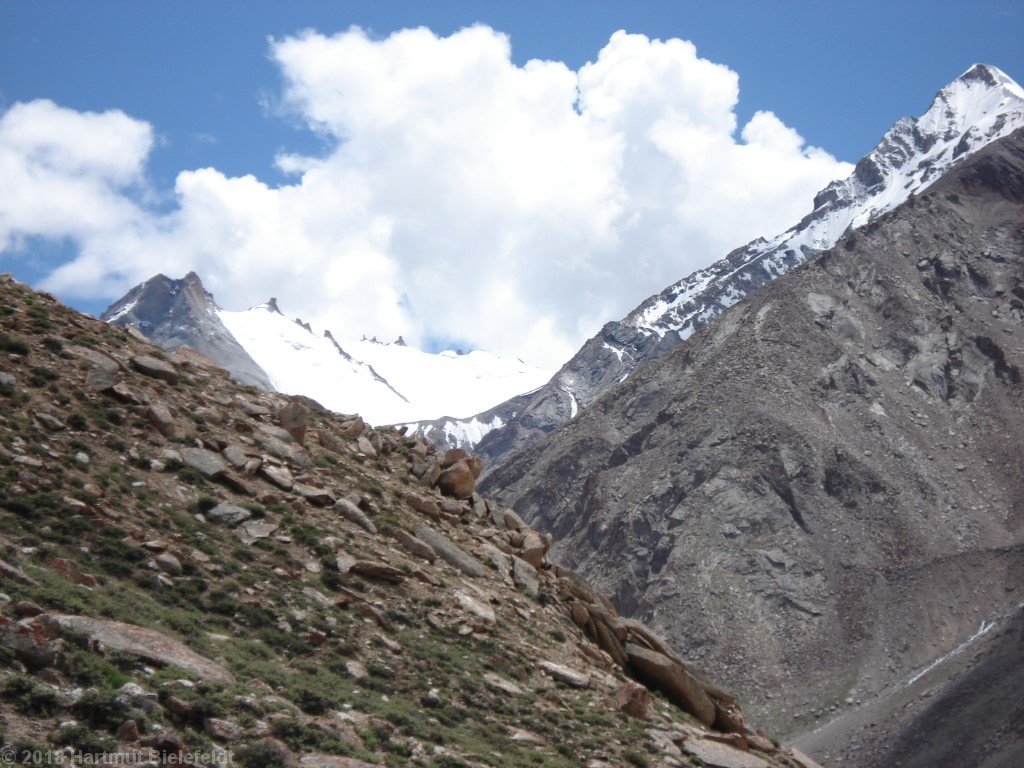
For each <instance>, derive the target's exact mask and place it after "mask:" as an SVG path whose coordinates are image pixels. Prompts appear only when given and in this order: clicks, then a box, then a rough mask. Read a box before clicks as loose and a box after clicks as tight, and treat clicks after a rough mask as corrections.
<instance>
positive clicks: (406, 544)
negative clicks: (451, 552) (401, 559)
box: [393, 528, 437, 563]
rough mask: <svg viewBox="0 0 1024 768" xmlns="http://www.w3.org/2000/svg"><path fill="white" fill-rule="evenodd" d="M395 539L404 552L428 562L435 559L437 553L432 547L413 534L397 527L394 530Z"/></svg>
mask: <svg viewBox="0 0 1024 768" xmlns="http://www.w3.org/2000/svg"><path fill="white" fill-rule="evenodd" d="M393 535H394V537H395V541H397V542H398V543H399V544H400V545H401V546H402V549H404V550H405V551H406V552H408V553H409V554H410V555H415V556H416V557H421V558H423V559H424V560H426V561H427V562H428V563H432V562H434V561H435V560H436V559H437V553H436V552H434V548H433V547H432V546H430V545H429V544H427V542H425V541H421V540H420V539H417V538H416V537H415V536H413V535H412V534H411V533H409V532H408V531H404V530H402V529H401V528H399V529H398V530H397V531H395V532H394V534H393Z"/></svg>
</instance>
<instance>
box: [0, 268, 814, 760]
mask: <svg viewBox="0 0 1024 768" xmlns="http://www.w3.org/2000/svg"><path fill="white" fill-rule="evenodd" d="M0 366H2V369H0V401H2V402H3V408H2V410H0V471H2V477H3V482H2V484H0V543H2V545H3V548H2V557H0V585H2V586H0V588H2V592H0V744H9V745H11V746H12V747H13V749H14V750H15V751H14V759H13V761H12V762H17V763H22V762H33V760H36V759H38V757H36V756H38V755H40V754H46V753H47V750H49V751H51V754H59V755H60V757H61V758H63V759H70V758H71V757H73V756H76V755H77V756H84V757H81V759H92V760H95V759H97V758H96V756H97V755H107V756H108V759H113V760H121V761H130V762H141V763H144V764H147V765H150V764H152V765H156V764H166V765H171V764H180V763H181V761H182V760H183V759H186V758H188V757H189V756H191V758H192V759H196V755H197V754H199V755H202V756H204V757H203V758H202V759H204V760H205V761H206V762H209V761H224V760H226V759H228V758H229V757H230V758H231V759H233V761H234V763H235V764H240V765H243V766H247V767H251V768H271V767H274V768H277V767H280V768H298V767H299V766H309V767H310V768H320V767H323V768H368V767H369V766H380V765H387V766H395V767H396V768H397V766H409V765H423V766H436V767H437V768H474V767H476V766H502V767H503V768H504V767H505V766H511V767H512V768H515V766H524V767H525V766H539V765H540V766H548V768H557V767H558V766H566V768H568V767H569V766H581V765H584V766H587V768H610V767H611V766H624V765H633V766H650V767H651V768H655V767H657V766H682V765H690V766H717V767H718V768H737V767H740V768H769V767H774V768H783V767H785V768H813V766H814V765H815V763H814V762H813V761H812V760H810V759H809V758H806V757H805V756H803V755H802V754H801V753H800V752H798V751H795V750H791V749H788V748H783V747H779V746H778V745H777V744H776V743H773V742H772V741H771V740H769V739H767V738H766V737H765V736H764V735H763V734H762V733H760V732H757V731H755V730H752V729H751V728H749V727H748V726H747V725H746V724H745V722H744V720H743V716H742V712H741V710H740V708H739V705H738V703H737V702H736V700H735V698H734V697H733V696H732V695H731V694H729V693H728V692H727V691H725V690H723V689H722V688H720V687H718V686H716V685H714V684H712V683H711V682H709V681H708V680H707V679H706V678H705V677H704V676H703V674H701V673H700V672H699V671H698V670H697V669H696V668H695V667H693V666H692V665H691V664H690V663H689V662H688V661H686V660H685V659H683V658H682V657H681V656H680V655H679V654H677V653H676V651H674V650H673V649H672V648H671V646H669V645H668V644H667V643H666V642H665V641H664V640H662V639H661V638H660V637H659V636H658V635H656V634H655V633H653V632H651V631H650V630H649V629H647V628H646V627H645V626H644V625H642V624H641V623H639V622H636V621H633V620H629V619H626V618H623V617H621V616H619V615H618V614H617V612H616V610H615V609H614V608H613V607H612V606H611V604H610V603H609V602H608V601H607V600H606V599H605V598H604V597H603V596H602V595H601V594H600V593H599V592H597V591H596V590H594V588H593V587H592V586H591V585H590V584H589V583H588V582H587V581H586V580H584V579H582V578H581V577H579V576H578V575H577V574H575V573H573V572H572V571H570V570H568V569H566V568H563V567H558V566H554V565H552V564H551V563H550V562H549V561H548V559H547V552H548V549H549V547H550V545H551V540H550V538H548V537H544V536H541V535H540V534H538V533H537V532H536V531H535V530H533V529H532V528H530V527H529V526H527V525H526V524H525V523H524V522H523V521H522V520H521V519H520V518H519V516H518V515H516V514H515V513H514V512H512V511H510V510H508V509H507V508H505V507H502V506H499V505H496V504H493V503H491V502H490V501H488V500H487V499H485V498H484V497H482V496H481V495H479V494H478V493H477V492H476V488H475V485H476V478H477V477H478V476H479V474H480V469H481V462H480V460H479V459H478V458H476V457H473V456H470V455H469V454H467V453H466V452H464V451H459V450H454V451H451V450H450V451H442V450H438V449H436V448H435V446H433V445H432V444H429V443H428V442H426V441H424V440H423V439H422V438H416V437H410V436H407V435H405V434H403V430H401V429H394V428H381V429H374V428H371V427H369V426H368V425H367V424H366V423H365V422H364V421H363V420H362V419H361V418H360V417H359V416H356V415H343V414H337V413H333V412H330V411H326V410H324V409H323V408H321V407H319V406H318V405H317V404H316V403H315V402H313V401H310V400H308V399H305V398H301V397H293V398H289V397H285V396H282V395H280V394H277V393H268V392H263V391H259V390H257V389H254V388H246V387H243V386H241V385H239V384H237V383H236V382H233V381H232V380H231V379H230V378H229V376H228V373H227V372H226V371H225V370H223V369H222V368H220V367H218V366H216V365H215V364H213V363H212V362H211V361H210V360H209V359H208V358H206V357H204V356H203V355H200V354H198V353H197V352H195V351H193V350H191V349H189V348H187V347H181V348H180V349H179V350H178V351H177V352H176V353H166V352H164V351H162V350H160V349H159V348H158V347H156V346H153V345H152V344H150V343H148V342H147V341H145V340H143V339H141V338H139V337H138V336H137V335H135V334H133V333H129V332H126V331H125V330H122V329H118V328H115V327H112V326H110V325H109V324H107V323H103V322H100V321H98V320H95V319H93V318H90V317H87V316H84V315H80V314H78V313H76V312H74V311H72V310H69V309H67V308H65V307H62V306H61V305H60V304H59V303H58V302H56V300H54V299H53V298H52V297H50V296H48V295H45V294H37V293H34V292H33V291H31V290H30V289H28V288H27V287H26V286H23V285H20V284H18V283H16V282H15V281H14V280H12V279H11V277H10V276H9V275H5V276H0ZM9 754H10V753H8V752H7V751H5V752H4V759H5V760H6V759H7V758H8V757H9Z"/></svg>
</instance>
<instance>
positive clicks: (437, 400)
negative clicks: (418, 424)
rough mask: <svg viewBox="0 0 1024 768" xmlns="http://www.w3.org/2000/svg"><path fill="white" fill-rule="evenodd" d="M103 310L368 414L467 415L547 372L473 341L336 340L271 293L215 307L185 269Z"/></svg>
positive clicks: (394, 418)
mask: <svg viewBox="0 0 1024 768" xmlns="http://www.w3.org/2000/svg"><path fill="white" fill-rule="evenodd" d="M103 319H104V320H106V321H107V322H110V323H113V324H115V325H132V326H135V327H136V328H138V329H139V330H140V331H141V332H142V333H143V334H144V335H146V336H148V337H149V338H151V339H152V340H153V341H155V342H156V343H158V344H160V345H161V346H164V347H166V348H169V349H177V348H178V347H181V346H189V347H192V348H193V349H196V350H197V351H199V352H202V353H203V354H205V355H206V356H207V357H210V358H211V359H213V360H214V361H216V362H217V363H219V364H221V365H223V366H224V367H225V368H227V369H228V370H229V371H230V372H231V373H232V375H233V376H234V377H235V378H236V379H238V380H239V381H242V382H243V383H249V384H254V385H256V386H260V387H263V388H265V389H273V390H276V391H278V392H283V393H285V394H293V395H306V396H307V397H311V398H313V399H314V400H317V401H318V402H320V403H321V404H323V405H324V406H326V407H328V408H331V409H332V410H335V411H340V412H344V413H359V414H361V415H362V416H363V417H364V418H365V419H366V420H367V421H369V422H370V423H372V424H393V423H399V422H413V421H421V420H425V419H437V418H441V417H444V416H453V417H465V416H472V415H473V414H475V413H479V412H481V411H484V410H486V409H488V408H491V407H493V406H494V405H496V404H498V403H500V402H502V401H504V400H506V399H508V398H510V397H514V396H516V395H519V394H521V393H522V392H526V391H529V390H533V389H536V388H537V387H539V386H540V385H541V384H543V383H544V382H545V381H546V380H547V379H548V377H549V376H550V371H543V370H540V369H537V368H534V367H532V366H530V365H527V364H526V363H524V362H523V361H522V360H519V359H516V358H507V357H499V356H497V355H493V354H490V353H487V352H484V351H481V350H473V351H471V352H468V353H463V352H462V351H461V350H445V351H443V352H439V353H437V354H430V353H427V352H423V351H420V350H418V349H414V348H412V347H410V346H408V345H407V344H406V343H405V340H404V339H402V338H401V337H399V338H398V339H397V340H396V341H394V342H390V343H384V342H380V341H378V340H377V339H376V338H373V339H367V338H366V337H365V336H364V337H363V338H362V339H359V340H340V339H338V338H337V337H336V336H335V335H334V334H332V333H331V331H330V330H326V329H325V330H323V331H322V332H318V331H316V330H314V328H313V326H312V325H311V324H310V323H309V322H306V321H304V320H302V319H301V318H294V319H293V318H289V317H288V316H287V315H285V314H284V312H283V311H282V310H281V307H280V306H279V305H278V303H277V300H276V299H274V298H270V299H268V300H267V301H264V302H262V303H260V304H256V305H254V306H252V307H250V308H249V309H247V310H243V311H240V312H232V311H228V310H224V309H221V308H220V307H219V306H218V305H217V303H216V301H214V298H213V295H212V294H210V293H209V292H208V291H206V289H205V288H204V287H203V284H202V281H201V280H200V279H199V276H198V275H196V274H195V273H193V272H190V273H189V274H188V275H186V276H185V277H184V278H182V279H181V280H173V279H171V278H168V277H165V276H164V275H157V276H155V277H153V278H151V279H149V280H147V281H146V282H145V283H142V284H141V285H138V286H136V287H135V288H133V289H132V290H131V291H129V292H128V293H127V294H126V295H125V296H124V297H123V298H121V299H119V300H118V301H116V302H115V303H114V304H112V305H111V306H110V308H109V309H108V310H107V311H106V312H105V313H104V315H103ZM478 431H479V430H478Z"/></svg>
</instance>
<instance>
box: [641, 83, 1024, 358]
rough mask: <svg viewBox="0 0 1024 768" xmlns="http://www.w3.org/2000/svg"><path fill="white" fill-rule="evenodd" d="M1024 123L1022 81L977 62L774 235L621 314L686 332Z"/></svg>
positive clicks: (644, 324)
mask: <svg viewBox="0 0 1024 768" xmlns="http://www.w3.org/2000/svg"><path fill="white" fill-rule="evenodd" d="M1022 126H1024V89H1022V88H1021V87H1020V85H1018V84H1017V83H1016V82H1014V81H1013V80H1012V79H1011V78H1010V77H1009V76H1008V75H1007V74H1006V73H1005V72H1003V71H1002V70H1000V69H998V68H996V67H992V66H989V65H986V64H975V65H974V66H972V67H971V68H970V69H968V70H967V71H966V72H964V73H963V74H962V75H961V76H960V77H958V78H957V79H956V80H954V81H953V82H951V83H949V84H948V85H946V86H945V87H943V88H942V89H940V90H939V92H938V93H937V94H936V95H935V98H934V99H933V100H932V103H931V106H930V107H929V108H928V110H927V111H926V112H925V113H924V114H923V115H921V116H920V117H918V118H911V117H904V118H901V119H900V120H898V121H897V122H896V123H895V124H894V125H893V126H892V128H890V129H889V130H888V131H887V132H886V133H885V135H884V136H883V137H882V139H881V141H879V143H878V145H877V146H876V147H875V148H874V149H872V150H871V152H869V153H868V154H867V155H865V156H864V157H863V158H861V159H860V161H859V162H858V163H857V165H856V167H855V169H854V172H853V173H852V174H851V175H850V176H849V177H847V178H845V179H841V180H838V181H834V182H832V183H831V184H829V185H828V186H827V187H825V189H823V190H821V192H819V193H818V194H817V195H816V196H815V198H814V210H813V211H812V212H811V213H810V214H809V215H808V216H806V217H805V218H804V219H803V220H802V221H800V222H799V223H798V224H797V225H796V226H794V227H793V228H792V229H789V230H787V231H786V232H783V233H782V234H780V235H777V236H776V237H773V238H769V239H764V238H758V239H757V240H754V241H753V242H751V243H748V244H747V245H746V246H744V247H743V248H740V249H738V250H736V251H734V252H733V253H731V254H729V255H728V256H727V257H726V258H725V259H723V260H721V261H719V262H716V263H715V264H712V265H711V266H710V267H707V268H706V269H702V270H699V271H697V272H694V273H693V274H692V275H689V276H688V277H686V278H684V279H683V280H680V281H679V282H678V283H675V284H674V285H671V286H669V287H668V288H666V289H665V290H664V291H662V292H661V293H660V294H658V295H656V296H652V297H651V298H650V299H648V300H647V301H645V302H644V303H643V304H641V305H640V306H639V307H637V308H636V309H635V310H633V312H631V313H630V314H629V316H627V317H626V319H625V320H624V322H625V323H627V324H629V325H631V326H632V327H634V328H636V329H637V330H638V331H640V332H641V333H655V334H657V335H658V336H664V335H665V334H666V333H669V332H676V333H679V334H680V335H681V337H682V338H685V337H686V336H688V335H690V334H691V333H693V331H694V330H696V329H697V328H699V327H700V326H701V325H703V324H704V323H706V322H707V321H708V320H709V319H710V318H712V317H714V316H716V315H718V314H720V313H721V312H722V311H724V310H725V309H726V308H728V307H730V306H732V305H733V304H735V303H736V302H737V301H739V300H740V299H741V298H743V297H744V296H746V295H747V294H748V293H750V292H751V291H752V290H755V289H756V288H758V287H760V286H761V285H763V284H764V283H765V282H767V281H768V280H770V279H772V278H774V277H777V276H779V275H781V274H783V273H784V272H787V271H789V270H790V269H792V268H793V267H795V266H796V265H797V264H800V263H802V262H803V261H805V260H806V259H807V258H808V257H809V256H811V255H812V254H814V253H818V252H820V251H823V250H826V249H827V248H831V247H832V246H833V245H835V244H836V243H837V242H838V241H839V238H840V237H842V235H843V234H844V233H845V232H846V231H847V230H849V229H851V228H856V227H860V226H863V225H864V224H866V223H868V222H869V221H872V220H874V219H876V218H878V217H879V216H881V215H882V214H884V213H886V212H887V211H890V210H892V209H893V208H895V207H896V206H897V205H899V204H900V203H902V202H904V201H905V200H907V198H909V197H910V196H911V195H912V194H916V193H919V192H921V191H923V190H924V189H926V188H927V187H928V186H929V185H930V184H931V183H932V182H934V181H935V180H936V179H938V178H939V177H941V176H942V175H943V174H944V173H945V172H946V171H947V170H949V168H950V167H952V166H953V165H954V164H955V163H957V162H959V161H960V160H961V158H963V157H965V156H966V155H968V154H970V153H972V152H974V151H976V150H978V149H980V148H981V147H983V146H985V145H986V144H988V143H990V142H992V141H994V140H996V139H998V138H1001V137H1002V136H1006V135H1008V134H1009V133H1011V132H1013V131H1014V130H1016V129H1017V128H1020V127H1022Z"/></svg>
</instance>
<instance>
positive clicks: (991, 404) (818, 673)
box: [481, 131, 1024, 731]
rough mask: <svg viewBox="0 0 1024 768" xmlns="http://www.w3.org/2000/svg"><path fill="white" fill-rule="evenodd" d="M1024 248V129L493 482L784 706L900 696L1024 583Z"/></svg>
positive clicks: (608, 397)
mask: <svg viewBox="0 0 1024 768" xmlns="http://www.w3.org/2000/svg"><path fill="white" fill-rule="evenodd" d="M1022 254H1024V132H1022V131H1017V132H1016V133H1014V134H1013V135H1011V136H1009V137H1007V138H1004V139H1001V140H999V141H997V142H995V143H993V144H991V145H990V146H988V147H986V148H985V149H983V150H981V151H979V152H978V153H976V154H974V155H972V156H970V157H969V158H967V160H966V161H965V162H964V163H963V164H961V165H960V166H959V167H958V168H956V169H954V170H952V171H950V172H949V173H948V174H947V175H946V176H945V177H944V178H943V179H941V180H940V181H939V182H937V183H936V184H935V185H933V186H932V187H931V188H930V189H929V191H928V192H927V193H926V194H924V195H921V196H919V197H914V198H911V199H910V200H909V201H908V202H907V203H905V204H904V205H902V206H901V207H899V208H897V209H896V210H894V211H892V212H891V213H889V214H887V215H885V216H883V217H882V218H881V219H879V220H878V221H877V222H874V223H871V224H868V225H866V226H865V227H863V228H861V229H859V230H857V231H855V232H853V233H848V234H847V235H846V236H845V237H844V238H843V239H842V240H841V241H840V243H839V244H838V245H837V246H836V247H835V248H833V249H831V250H829V251H826V252H824V253H823V254H821V255H820V256H818V257H816V258H814V259H813V260H811V261H809V262H808V263H807V264H805V265H803V266H802V267H800V268H799V269H796V270H794V271H793V272H792V273H791V274H789V275H787V276H785V277H783V278H780V279H778V280H775V281H772V282H771V283H770V284H769V285H766V286H764V287H763V288H762V289H761V290H759V291H757V292H756V293H755V294H753V295H752V296H750V297H748V298H747V299H746V300H745V301H742V302H740V303H739V304H737V305H736V306H734V307H732V308H731V309H729V310H728V311H726V312H725V313H724V314H723V315H722V316H721V317H720V318H719V319H718V320H717V321H716V322H715V323H714V324H712V325H711V326H709V327H707V328H705V329H704V330H702V331H701V332H699V333H697V334H695V335H694V336H693V337H691V338H690V339H688V340H687V341H685V342H684V343H682V344H681V345H679V346H678V347H677V348H676V349H674V350H672V351H671V352H669V353H668V354H665V355H663V356H662V357H661V358H660V359H658V360H656V361H654V362H652V363H650V364H649V365H646V366H644V367H643V368H642V369H640V370H638V371H637V372H636V373H635V374H634V375H632V376H631V377H629V378H628V379H626V380H625V381H624V382H623V383H621V384H619V385H618V386H615V387H613V388H612V389H611V390H609V391H608V392H606V393H605V394H604V395H603V396H601V397H599V398H598V399H597V400H595V401H594V402H593V403H592V404H591V405H590V407H589V408H587V409H586V410H584V411H583V412H582V413H581V414H580V415H579V416H578V417H577V418H576V419H574V420H573V421H571V422H570V423H569V424H568V425H566V427H565V428H563V429H561V430H559V431H557V432H554V433H552V434H550V435H548V436H547V437H546V438H544V439H543V440H542V441H541V442H540V443H538V444H537V445H535V446H534V447H532V448H530V449H528V450H526V451H523V452H522V453H520V454H519V455H517V456H515V457H513V458H512V459H511V460H509V461H508V462H507V463H505V464H504V465H502V466H499V467H498V468H497V469H496V470H494V471H493V472H492V473H491V474H489V475H487V476H485V478H484V479H483V481H482V483H481V488H482V492H484V493H488V494H490V495H491V496H494V497H497V498H498V500H499V501H500V502H502V503H505V504H511V505H513V506H514V508H515V509H516V511H517V512H518V513H519V514H520V515H521V516H522V517H523V518H524V519H525V520H526V521H527V522H528V523H530V524H531V525H533V526H535V527H537V528H538V529H540V530H543V531H546V532H550V533H552V534H554V535H555V538H556V540H557V541H558V543H557V544H556V545H555V547H554V549H553V550H552V557H553V558H554V559H556V560H558V561H560V562H562V563H564V564H565V565H566V566H568V567H571V568H574V569H575V570H577V571H579V572H580V573H582V574H583V575H584V576H586V577H587V578H589V579H590V580H592V581H593V582H594V583H595V585H596V586H598V587H599V588H600V589H601V590H602V591H603V592H605V593H606V594H609V595H613V596H614V602H615V604H616V606H617V608H618V609H619V610H620V611H622V612H623V613H625V614H627V615H633V616H636V617H639V618H643V619H644V620H646V621H647V622H648V623H649V624H650V625H651V626H653V627H654V628H655V629H656V630H657V631H659V632H661V633H662V634H664V635H665V636H666V637H667V638H668V640H669V641H670V642H671V643H672V644H673V645H674V646H675V647H676V648H678V649H680V650H681V651H682V652H683V654H684V656H686V657H689V658H690V659H693V660H695V661H699V662H700V663H701V664H702V665H707V666H714V667H715V668H717V669H720V670H723V671H724V682H726V683H727V684H729V685H731V686H732V687H734V688H736V689H737V691H738V692H739V693H740V695H741V696H743V698H744V700H745V701H746V702H748V704H747V707H748V710H750V711H752V712H753V713H754V715H755V716H756V717H758V718H761V719H762V720H763V721H765V722H768V723H770V724H771V725H772V726H773V727H775V728H776V729H782V730H790V731H797V730H800V729H801V728H802V727H805V726H807V725H809V724H810V723H813V722H814V715H815V713H822V714H823V715H824V714H825V713H830V712H832V711H833V710H832V709H830V708H835V710H837V711H841V710H842V709H843V708H844V706H846V704H845V703H844V702H845V701H846V699H847V697H849V698H850V699H851V701H852V700H871V699H872V698H873V697H878V696H880V695H881V694H882V693H883V692H885V691H886V690H888V689H890V687H893V686H897V685H899V684H900V683H901V681H904V680H906V679H907V678H909V677H910V676H912V675H913V674H914V673H915V672H916V671H917V670H919V669H921V668H922V667H924V666H926V665H927V664H929V663H930V662H932V661H933V660H935V659H936V658H938V657H940V656H941V655H942V654H944V653H946V652H947V651H949V650H951V649H952V648H954V647H955V646H957V645H958V644H959V643H960V642H962V641H963V640H964V639H965V638H967V637H969V636H970V635H971V634H973V633H974V632H975V631H976V630H977V628H978V623H979V622H980V621H981V620H982V619H983V618H986V617H990V616H995V615H999V614H1002V613H1004V612H1005V611H1006V610H1007V609H1008V606H1011V605H1012V606H1016V605H1018V604H1019V603H1020V602H1021V600H1022V599H1024V578H1022V576H1021V574H1022V573H1024V501H1022V500H1024V464H1022V462H1021V456H1022V455H1024V387H1022V386H1021V375H1022V374H1021V371H1022V369H1024V256H1022ZM979 695H983V692H982V693H980V694H979ZM769 696H771V697H772V698H771V700H770V699H769ZM780 700H782V701H785V702H786V704H784V705H782V706H778V704H777V702H779V701H780ZM772 702H775V704H774V705H773V703H772Z"/></svg>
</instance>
